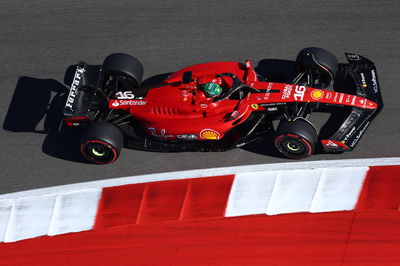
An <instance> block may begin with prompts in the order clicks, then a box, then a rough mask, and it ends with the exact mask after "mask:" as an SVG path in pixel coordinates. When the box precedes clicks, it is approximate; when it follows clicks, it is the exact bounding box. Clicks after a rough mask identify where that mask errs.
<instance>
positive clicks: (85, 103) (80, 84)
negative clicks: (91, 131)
mask: <svg viewBox="0 0 400 266" xmlns="http://www.w3.org/2000/svg"><path fill="white" fill-rule="evenodd" d="M100 73H101V72H100V66H97V65H88V64H85V63H79V64H78V65H76V70H75V75H74V77H73V80H72V83H71V87H70V90H69V94H68V97H67V101H66V103H65V105H64V109H63V115H64V119H63V120H64V121H65V122H66V123H67V124H68V125H70V126H72V125H73V126H77V125H80V124H81V123H84V122H87V121H89V120H90V117H91V114H90V108H91V106H92V103H93V96H94V94H95V92H96V90H97V87H98V83H99V79H100Z"/></svg>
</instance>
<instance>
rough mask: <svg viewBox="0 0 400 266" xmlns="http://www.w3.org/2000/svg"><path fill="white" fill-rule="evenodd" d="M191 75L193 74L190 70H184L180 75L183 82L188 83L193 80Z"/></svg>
mask: <svg viewBox="0 0 400 266" xmlns="http://www.w3.org/2000/svg"><path fill="white" fill-rule="evenodd" d="M192 75H193V73H192V71H186V72H184V73H183V76H182V82H183V83H185V84H188V83H190V82H192V81H193V79H192Z"/></svg>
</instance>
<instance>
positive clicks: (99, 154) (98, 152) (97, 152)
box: [91, 147, 106, 157]
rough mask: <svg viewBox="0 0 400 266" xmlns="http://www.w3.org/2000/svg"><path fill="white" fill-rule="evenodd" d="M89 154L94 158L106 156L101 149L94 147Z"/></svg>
mask: <svg viewBox="0 0 400 266" xmlns="http://www.w3.org/2000/svg"><path fill="white" fill-rule="evenodd" d="M91 152H92V154H93V155H94V156H96V157H104V156H105V155H106V151H105V150H104V149H103V147H94V148H92V151H91Z"/></svg>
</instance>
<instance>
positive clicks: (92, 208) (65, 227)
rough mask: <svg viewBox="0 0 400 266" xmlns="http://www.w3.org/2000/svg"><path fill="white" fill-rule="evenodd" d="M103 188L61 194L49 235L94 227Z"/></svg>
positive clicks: (57, 201) (55, 207)
mask: <svg viewBox="0 0 400 266" xmlns="http://www.w3.org/2000/svg"><path fill="white" fill-rule="evenodd" d="M101 191H102V190H101V189H84V190H80V191H74V192H71V193H68V194H64V195H59V196H58V197H57V200H56V204H55V206H54V214H53V217H52V219H51V223H50V227H49V229H48V235H58V234H64V233H71V232H79V231H84V230H89V229H92V228H93V225H94V222H95V219H96V212H97V206H98V202H99V199H100V196H101Z"/></svg>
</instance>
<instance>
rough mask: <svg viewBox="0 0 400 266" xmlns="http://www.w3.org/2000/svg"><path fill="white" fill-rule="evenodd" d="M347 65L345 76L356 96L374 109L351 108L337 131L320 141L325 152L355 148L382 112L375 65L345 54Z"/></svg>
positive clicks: (363, 58)
mask: <svg viewBox="0 0 400 266" xmlns="http://www.w3.org/2000/svg"><path fill="white" fill-rule="evenodd" d="M346 58H347V61H348V62H349V64H347V65H346V69H345V71H346V75H350V76H351V77H352V79H353V80H354V83H355V85H356V95H357V96H359V97H363V98H366V99H367V100H370V101H373V102H375V103H376V104H377V105H378V107H377V108H376V109H363V108H358V107H353V108H352V110H351V112H350V114H349V115H348V116H347V118H346V119H345V120H344V122H343V124H342V125H341V126H340V127H339V129H338V130H337V131H336V132H335V133H334V134H333V136H332V137H330V139H329V140H321V143H322V145H323V148H324V150H325V151H327V152H341V151H350V150H353V149H354V148H355V146H356V145H357V143H358V141H359V140H360V139H361V137H362V136H363V135H364V133H365V131H366V130H367V128H368V126H369V125H370V124H371V122H372V120H373V119H374V118H375V116H376V115H377V114H378V113H379V112H380V111H381V110H382V108H383V101H382V95H381V90H380V86H379V82H378V74H377V71H376V67H375V64H374V63H373V62H372V61H370V60H368V59H367V58H365V57H363V56H361V55H358V54H350V53H346Z"/></svg>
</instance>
